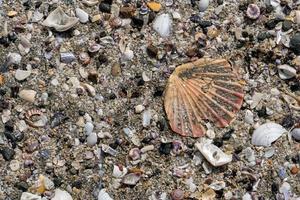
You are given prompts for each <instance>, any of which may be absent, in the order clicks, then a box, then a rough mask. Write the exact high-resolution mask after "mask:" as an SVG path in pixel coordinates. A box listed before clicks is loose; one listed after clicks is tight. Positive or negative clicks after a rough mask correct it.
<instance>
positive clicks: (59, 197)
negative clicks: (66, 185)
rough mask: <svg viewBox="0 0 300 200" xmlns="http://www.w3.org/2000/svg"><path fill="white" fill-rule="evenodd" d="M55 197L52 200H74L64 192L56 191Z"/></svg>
mask: <svg viewBox="0 0 300 200" xmlns="http://www.w3.org/2000/svg"><path fill="white" fill-rule="evenodd" d="M54 194H55V195H54V197H53V198H52V199H51V200H73V198H72V196H71V195H70V194H69V193H68V192H67V191H64V190H61V189H56V190H55V193H54Z"/></svg>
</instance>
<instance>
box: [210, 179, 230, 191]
mask: <svg viewBox="0 0 300 200" xmlns="http://www.w3.org/2000/svg"><path fill="white" fill-rule="evenodd" d="M208 187H210V188H211V189H213V190H217V191H218V190H222V189H224V188H225V187H226V183H225V182H224V181H214V182H212V183H211V184H210V185H209V186H208Z"/></svg>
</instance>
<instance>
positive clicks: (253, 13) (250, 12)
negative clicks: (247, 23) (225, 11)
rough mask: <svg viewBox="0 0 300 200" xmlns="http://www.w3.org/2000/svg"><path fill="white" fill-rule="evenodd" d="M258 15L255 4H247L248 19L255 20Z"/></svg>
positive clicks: (257, 8)
mask: <svg viewBox="0 0 300 200" xmlns="http://www.w3.org/2000/svg"><path fill="white" fill-rule="evenodd" d="M259 15H260V9H259V7H258V6H257V5H256V4H249V5H248V8H247V16H248V17H249V18H250V19H257V18H258V17H259Z"/></svg>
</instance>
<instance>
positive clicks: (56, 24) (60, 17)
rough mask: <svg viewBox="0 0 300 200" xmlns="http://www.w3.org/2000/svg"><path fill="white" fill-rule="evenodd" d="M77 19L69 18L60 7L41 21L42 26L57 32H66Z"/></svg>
mask: <svg viewBox="0 0 300 200" xmlns="http://www.w3.org/2000/svg"><path fill="white" fill-rule="evenodd" d="M78 21H79V19H78V18H77V17H69V16H68V15H67V14H66V13H65V12H64V11H63V9H62V8H61V7H57V8H56V9H55V10H54V11H52V12H51V13H50V14H49V16H48V17H47V18H46V19H45V20H44V21H43V25H44V26H47V27H51V28H54V29H55V30H56V31H58V32H63V31H67V30H69V29H70V28H72V27H73V26H75V25H76V24H77V22H78Z"/></svg>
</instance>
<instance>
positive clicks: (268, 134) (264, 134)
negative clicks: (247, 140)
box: [252, 122, 286, 147]
mask: <svg viewBox="0 0 300 200" xmlns="http://www.w3.org/2000/svg"><path fill="white" fill-rule="evenodd" d="M285 132H286V129H285V128H283V127H282V126H281V125H279V124H276V123H274V122H268V123H265V124H263V125H261V126H259V127H258V128H257V129H255V131H254V133H253V135H252V144H253V145H256V146H265V147H269V146H271V144H272V142H274V141H276V140H277V139H278V138H279V137H280V136H281V135H282V134H283V133H285Z"/></svg>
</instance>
